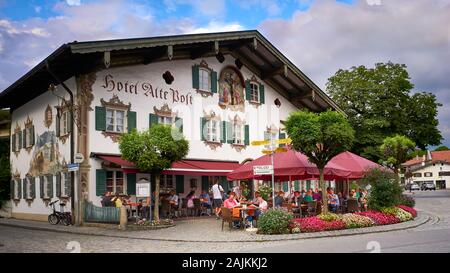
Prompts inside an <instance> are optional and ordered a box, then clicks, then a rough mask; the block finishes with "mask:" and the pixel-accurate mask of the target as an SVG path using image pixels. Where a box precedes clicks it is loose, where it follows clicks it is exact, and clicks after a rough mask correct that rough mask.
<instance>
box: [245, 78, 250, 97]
mask: <svg viewBox="0 0 450 273" xmlns="http://www.w3.org/2000/svg"><path fill="white" fill-rule="evenodd" d="M245 99H246V100H250V81H249V80H246V81H245Z"/></svg>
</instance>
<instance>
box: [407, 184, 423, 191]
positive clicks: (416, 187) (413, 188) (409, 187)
mask: <svg viewBox="0 0 450 273" xmlns="http://www.w3.org/2000/svg"><path fill="white" fill-rule="evenodd" d="M405 190H407V191H409V190H411V191H418V190H420V187H419V185H418V184H417V183H407V184H405Z"/></svg>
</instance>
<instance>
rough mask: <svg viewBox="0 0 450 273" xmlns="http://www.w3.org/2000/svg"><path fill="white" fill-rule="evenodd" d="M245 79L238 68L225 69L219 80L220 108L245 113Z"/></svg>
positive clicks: (229, 67)
mask: <svg viewBox="0 0 450 273" xmlns="http://www.w3.org/2000/svg"><path fill="white" fill-rule="evenodd" d="M244 86H245V85H244V79H243V77H242V75H241V73H240V72H239V70H237V69H236V68H234V67H232V66H227V67H225V68H224V69H223V70H222V71H221V72H220V78H219V106H220V107H222V108H225V107H228V108H230V109H232V110H234V111H244V101H245V97H244Z"/></svg>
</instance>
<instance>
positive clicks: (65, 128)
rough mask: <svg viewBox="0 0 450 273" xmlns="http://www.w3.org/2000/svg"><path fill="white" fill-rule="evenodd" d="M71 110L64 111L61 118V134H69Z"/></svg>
mask: <svg viewBox="0 0 450 273" xmlns="http://www.w3.org/2000/svg"><path fill="white" fill-rule="evenodd" d="M69 122H70V112H69V110H66V111H63V112H62V113H61V117H60V118H59V134H60V135H61V136H64V135H67V134H68V133H69V128H70V123H69Z"/></svg>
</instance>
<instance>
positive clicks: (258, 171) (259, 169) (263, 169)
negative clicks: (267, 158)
mask: <svg viewBox="0 0 450 273" xmlns="http://www.w3.org/2000/svg"><path fill="white" fill-rule="evenodd" d="M265 174H273V166H272V165H258V166H253V175H265Z"/></svg>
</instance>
